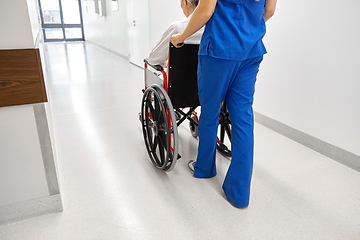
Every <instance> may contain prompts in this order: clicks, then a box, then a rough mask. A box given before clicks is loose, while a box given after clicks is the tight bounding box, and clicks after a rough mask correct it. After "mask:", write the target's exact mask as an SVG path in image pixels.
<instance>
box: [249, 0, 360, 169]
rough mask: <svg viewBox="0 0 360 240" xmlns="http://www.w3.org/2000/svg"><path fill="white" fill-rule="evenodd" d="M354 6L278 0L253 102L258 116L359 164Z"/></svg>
mask: <svg viewBox="0 0 360 240" xmlns="http://www.w3.org/2000/svg"><path fill="white" fill-rule="evenodd" d="M359 8H360V2H359V1H357V0H344V1H341V2H338V1H310V0H304V1H278V6H277V9H276V13H275V15H274V17H273V18H272V19H270V20H269V22H268V24H267V34H266V37H265V38H264V41H265V45H266V47H267V50H268V54H267V55H266V56H265V58H264V62H263V63H262V65H261V69H260V73H259V75H258V81H257V86H256V96H255V104H254V109H255V111H257V112H258V113H260V114H261V115H263V116H266V117H268V118H271V119H273V120H275V121H277V122H280V123H282V124H285V125H286V126H289V127H291V128H293V129H296V130H298V131H300V132H302V133H304V134H307V135H309V136H312V137H314V138H316V139H318V140H321V142H322V144H325V143H326V144H330V145H332V146H334V147H335V148H339V149H340V150H344V151H345V152H347V153H351V154H354V155H352V156H353V160H356V161H357V162H358V166H360V165H359V164H360V162H359V159H360V158H359V155H360V147H359V146H360V94H359V92H360V72H359V66H360V45H359V43H360V32H359V29H360V15H359V14H358V9H359ZM335 148H333V149H335ZM351 154H350V155H351Z"/></svg>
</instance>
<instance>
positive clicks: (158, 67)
mask: <svg viewBox="0 0 360 240" xmlns="http://www.w3.org/2000/svg"><path fill="white" fill-rule="evenodd" d="M144 63H146V64H147V65H149V66H150V67H152V68H153V69H155V70H156V71H162V70H164V68H163V67H162V66H160V65H151V64H150V63H149V60H148V59H147V58H145V59H144Z"/></svg>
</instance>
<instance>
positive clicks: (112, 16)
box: [81, 0, 129, 59]
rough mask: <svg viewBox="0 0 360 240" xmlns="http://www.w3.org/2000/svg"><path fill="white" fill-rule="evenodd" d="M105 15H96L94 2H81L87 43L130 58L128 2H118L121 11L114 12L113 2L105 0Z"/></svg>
mask: <svg viewBox="0 0 360 240" xmlns="http://www.w3.org/2000/svg"><path fill="white" fill-rule="evenodd" d="M104 2H105V8H106V11H105V15H104V16H100V15H99V14H98V13H95V4H94V1H92V0H91V1H90V0H81V4H82V13H83V22H84V35H85V41H89V42H91V43H94V44H96V45H98V46H100V47H102V48H106V49H107V50H110V51H112V52H114V53H116V54H118V55H120V56H122V57H123V58H126V59H128V58H129V37H128V19H127V1H118V4H119V10H118V11H114V12H113V11H112V9H111V0H104Z"/></svg>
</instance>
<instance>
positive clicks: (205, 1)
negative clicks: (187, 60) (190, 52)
mask: <svg viewBox="0 0 360 240" xmlns="http://www.w3.org/2000/svg"><path fill="white" fill-rule="evenodd" d="M216 3H217V0H200V1H199V4H198V6H197V7H196V9H195V11H194V12H193V14H192V16H191V18H190V21H189V23H188V25H187V26H186V28H185V29H184V31H183V32H182V33H180V34H175V35H173V36H172V37H171V40H170V41H171V43H172V44H173V45H174V46H175V47H180V46H178V44H181V43H183V42H184V40H185V39H186V38H188V37H190V36H191V35H193V34H194V33H196V32H197V31H198V30H199V29H200V28H202V27H203V26H204V25H205V24H206V23H207V22H208V21H209V19H210V18H211V16H212V15H213V13H214V11H215V7H216Z"/></svg>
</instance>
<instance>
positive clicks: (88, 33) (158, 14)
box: [82, 0, 185, 62]
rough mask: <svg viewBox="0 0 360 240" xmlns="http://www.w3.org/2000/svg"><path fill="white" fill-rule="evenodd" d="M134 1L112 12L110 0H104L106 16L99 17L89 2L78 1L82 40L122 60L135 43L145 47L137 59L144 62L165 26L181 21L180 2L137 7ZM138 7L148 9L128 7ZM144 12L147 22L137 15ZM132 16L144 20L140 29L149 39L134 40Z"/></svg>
mask: <svg viewBox="0 0 360 240" xmlns="http://www.w3.org/2000/svg"><path fill="white" fill-rule="evenodd" d="M135 1H139V0H124V1H119V10H118V11H112V9H111V0H105V3H106V15H105V16H100V15H99V14H97V13H95V5H94V4H93V1H89V0H88V1H86V0H82V7H83V20H84V32H85V40H86V41H89V42H91V43H94V44H96V45H98V46H100V47H102V48H105V49H107V50H110V51H111V52H113V53H116V54H118V55H120V56H122V57H124V58H126V59H129V56H130V54H135V53H131V50H132V47H131V43H130V41H132V42H134V41H135V42H139V43H141V44H143V45H146V48H145V50H144V51H143V54H142V55H141V56H139V58H141V59H144V58H146V57H147V56H148V53H149V51H150V50H151V48H152V47H154V46H155V44H156V43H157V42H158V40H159V39H160V37H161V35H162V34H163V32H164V31H165V30H166V29H167V28H168V27H169V25H170V24H171V23H172V22H174V21H179V20H182V19H184V18H185V16H184V14H183V13H182V10H181V8H180V1H178V0H169V1H161V0H148V5H147V6H146V5H145V4H138V3H136V2H135ZM139 5H140V6H143V7H148V9H141V10H140V9H136V8H135V9H133V8H132V7H133V6H139ZM86 6H87V7H86ZM144 11H148V12H149V14H148V19H147V20H146V19H143V18H141V17H139V16H137V15H138V14H139V13H141V12H144ZM134 16H135V18H136V19H141V20H142V21H147V24H146V23H145V24H146V25H147V28H149V29H145V30H142V31H147V32H149V36H147V37H145V39H143V38H141V39H136V36H132V35H131V34H133V32H132V31H131V30H132V29H131V28H132V25H133V20H134V19H133V17H134ZM142 27H143V26H142ZM134 38H135V40H134ZM135 50H136V49H135ZM136 54H137V53H136ZM136 62H140V61H136ZM141 62H142V61H141Z"/></svg>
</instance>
